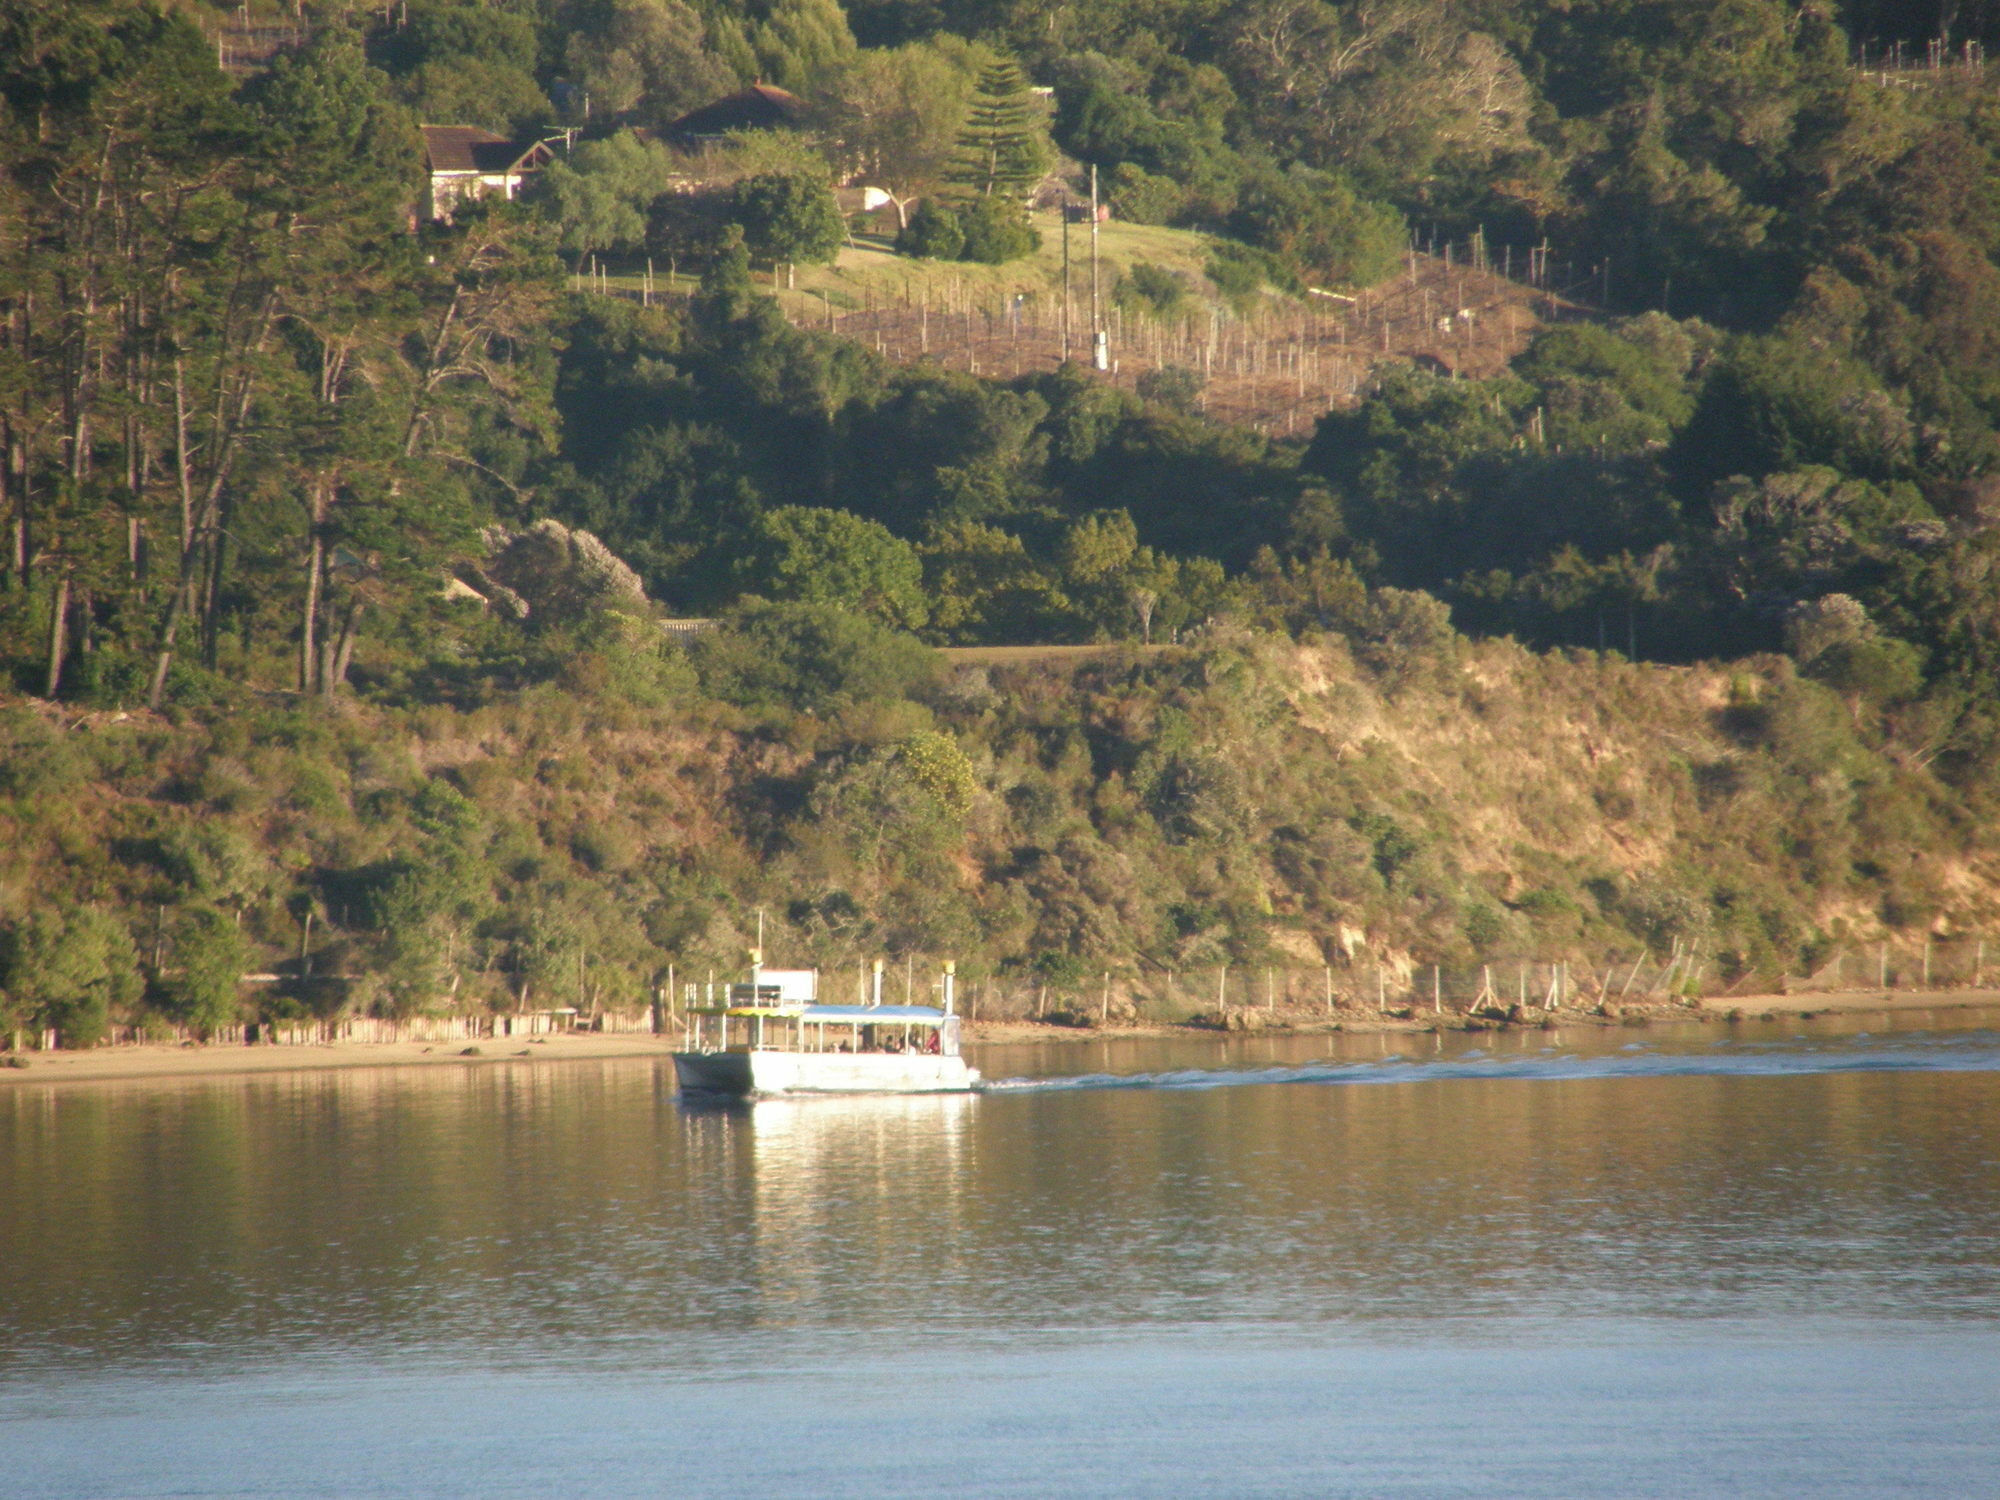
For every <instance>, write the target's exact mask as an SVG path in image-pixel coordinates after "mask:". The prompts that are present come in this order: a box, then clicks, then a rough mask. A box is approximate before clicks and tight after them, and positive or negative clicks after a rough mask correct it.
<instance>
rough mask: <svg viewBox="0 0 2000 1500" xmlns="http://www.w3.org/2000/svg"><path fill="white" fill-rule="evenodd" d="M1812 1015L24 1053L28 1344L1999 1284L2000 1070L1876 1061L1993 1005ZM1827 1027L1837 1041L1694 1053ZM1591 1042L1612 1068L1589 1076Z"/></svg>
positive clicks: (1326, 1318)
mask: <svg viewBox="0 0 2000 1500" xmlns="http://www.w3.org/2000/svg"><path fill="white" fill-rule="evenodd" d="M1799 1029H1800V1028H1799V1026H1798V1025H1797V1023H1796V1022H1791V1023H1784V1024H1783V1025H1781V1026H1776V1027H1769V1028H1758V1027H1755V1026H1752V1027H1745V1028H1738V1029H1737V1030H1735V1031H1733V1032H1732V1033H1731V1034H1730V1035H1729V1036H1728V1037H1726V1038H1725V1037H1718V1036H1717V1035H1716V1034H1715V1033H1714V1032H1713V1031H1702V1030H1693V1031H1689V1032H1686V1033H1679V1032H1675V1031H1672V1030H1668V1029H1665V1028H1655V1029H1652V1030H1648V1031H1645V1032H1626V1031H1611V1032H1599V1033H1593V1034H1590V1035H1588V1036H1583V1037H1579V1038H1571V1037H1568V1036H1566V1035H1564V1036H1552V1035H1551V1034H1546V1033H1526V1034H1521V1033H1512V1034H1500V1035H1492V1036H1483V1037H1478V1038H1470V1039H1469V1038H1467V1037H1464V1036H1462V1035H1458V1036H1452V1037H1448V1038H1435V1037H1430V1036H1399V1037H1379V1036H1362V1037H1334V1038H1293V1039H1282V1038H1254V1039H1250V1040H1247V1041H1230V1040H1226V1039H1222V1038H1217V1039H1214V1040H1213V1041H1210V1040H1205V1039H1204V1040H1198V1041H1194V1042H1178V1041H1175V1042H1132V1043H1126V1044H1122V1045H1119V1044H1105V1043H1100V1042H1096V1041H1093V1042H1088V1043H1082V1044H1076V1045H1074V1046H1060V1047H1049V1048H1043V1049H1041V1050H1040V1051H1038V1052H1032V1053H1031V1052H1022V1051H1010V1050H1008V1049H997V1048H988V1049H986V1050H985V1052H984V1054H983V1055H982V1057H981V1058H980V1059H979V1062H980V1065H981V1066H982V1068H984V1069H985V1070H986V1071H987V1072H988V1074H989V1076H1005V1075H1007V1074H1009V1073H1012V1074H1031V1073H1040V1074H1043V1075H1051V1074H1053V1075H1065V1074H1066V1075H1069V1076H1072V1077H1074V1076H1077V1075H1080V1074H1085V1073H1110V1074H1130V1073H1136V1072H1153V1073H1160V1074H1168V1075H1188V1076H1194V1075H1193V1074H1192V1073H1191V1070H1201V1069H1211V1068H1216V1067H1222V1068H1228V1069H1236V1070H1243V1069H1252V1070H1255V1069H1265V1070H1271V1069H1278V1068H1286V1069H1297V1068H1298V1067H1299V1066H1300V1065H1302V1064H1312V1063H1314V1060H1315V1059H1318V1060H1320V1063H1321V1064H1322V1065H1323V1066H1325V1067H1328V1068H1331V1069H1336V1070H1337V1069H1343V1068H1347V1069H1351V1068H1354V1067H1357V1066H1361V1067H1367V1068H1373V1069H1378V1070H1379V1069H1383V1068H1384V1066H1385V1060H1386V1059H1388V1058H1389V1057H1391V1056H1392V1055H1395V1054H1402V1055H1403V1056H1404V1057H1405V1058H1406V1061H1405V1062H1402V1063H1388V1064H1387V1068H1388V1073H1387V1074H1384V1075H1383V1076H1390V1075H1393V1077H1392V1078H1391V1081H1389V1082H1387V1083H1385V1084H1383V1085H1382V1086H1379V1087H1367V1088H1353V1087H1297V1086H1286V1087H1277V1086H1263V1085H1259V1084H1255V1083H1249V1084H1245V1083H1243V1082H1242V1079H1241V1078H1240V1076H1239V1077H1238V1078H1237V1079H1236V1082H1237V1084H1238V1085H1239V1086H1233V1087H1212V1086H1208V1085H1207V1084H1203V1085H1201V1086H1188V1087H1171V1088H1157V1087H1155V1088H1074V1089H1069V1090H1034V1091H1020V1092H1015V1093H1007V1092H1002V1093H998V1094H992V1095H986V1096H981V1097H966V1096H923V1097H913V1098H900V1099H899V1098H887V1099H810V1100H798V1101H775V1102H765V1103H759V1104H755V1105H747V1106H745V1105H738V1106H729V1107H722V1108H704V1109H693V1108H689V1107H686V1106H684V1105H682V1104H681V1103H680V1102H679V1101H678V1100H677V1099H676V1098H675V1097H674V1095H673V1093H672V1089H671V1072H670V1069H668V1068H666V1067H663V1066H659V1065H656V1064H655V1063H653V1062H650V1061H646V1060H623V1061H615V1062H605V1063H600V1064H590V1063H570V1064H563V1065H551V1066H523V1067H520V1068H512V1067H508V1068H501V1067H491V1068H488V1067H468V1068H466V1069H464V1070H451V1069H439V1070H422V1071H416V1072H396V1071H383V1072H329V1073H319V1074H299V1075H292V1076H289V1077H286V1076H262V1077H256V1078H245V1079H236V1080H213V1079H210V1080H201V1081H198V1082H187V1083H181V1084H175V1085H170V1086H163V1085H161V1084H158V1083H144V1084H139V1083H134V1084H110V1085H99V1086H76V1087H68V1088H62V1089H52V1088H46V1087H26V1088H17V1089H10V1090H6V1091H0V1360H8V1361H11V1362H14V1363H16V1364H17V1365H18V1363H19V1362H20V1361H22V1360H26V1359H29V1358H32V1357H46V1358H59V1359H62V1360H65V1361H72V1360H85V1361H112V1362H125V1361H134V1360H160V1359H169V1360H192V1361H196V1362H201V1361H207V1360H213V1359H218V1358H230V1359H256V1358H262V1357H267V1356H277V1355H282V1354H284V1353H285V1352H286V1351H288V1350H297V1349H301V1348H312V1349H316V1350H317V1349H324V1348H327V1347H330V1346H332V1347H341V1348H348V1349H353V1350H355V1351H357V1352H360V1353H362V1354H366V1355H374V1354H377V1353H380V1352H384V1351H418V1352H422V1353H424V1354H426V1355H439V1354H442V1355H447V1356H450V1357H455V1358H476V1359H510V1358H515V1357H527V1355H528V1353H529V1352H533V1353H534V1354H535V1355H537V1356H541V1355H546V1354H547V1353H548V1352H549V1351H551V1350H564V1351H568V1352H569V1353H570V1354H571V1355H574V1356H576V1357H589V1358H598V1357H605V1358H618V1359H623V1358H628V1357H629V1358H632V1359H640V1360H643V1359H647V1358H658V1357H662V1354H663V1351H671V1354H672V1357H673V1358H674V1359H676V1360H677V1361H682V1362H689V1361H692V1362H695V1363H701V1362H704V1361H709V1360H713V1361H718V1362H726V1361H727V1360H728V1359H730V1358H731V1357H732V1351H740V1350H741V1349H742V1348H743V1347H744V1341H745V1340H754V1339H768V1338H779V1337H782V1338H795V1337H797V1336H798V1335H799V1334H800V1333H801V1332H804V1331H813V1330H817V1331H819V1332H827V1331H831V1330H843V1331H846V1332H848V1333H850V1334H857V1335H860V1336H863V1337H867V1336H872V1335H874V1334H877V1333H879V1334H881V1335H883V1336H884V1337H885V1338H886V1339H887V1340H888V1341H890V1342H896V1341H899V1340H903V1339H906V1338H907V1337H908V1336H909V1335H910V1334H911V1333H912V1332H914V1331H918V1330H923V1331H930V1330H937V1329H944V1330H952V1329H956V1330H959V1331H961V1332H969V1333H971V1332H976V1333H979V1334H982V1335H983V1334H988V1333H1001V1332H1004V1331H1006V1330H1010V1329H1013V1330H1025V1329H1046V1328H1050V1327H1074V1328H1098V1329H1104V1328H1111V1327H1125V1326H1132V1327H1136V1326H1139V1325H1144V1324H1149V1323H1157V1322H1161V1321H1171V1322H1175V1323H1178V1324H1188V1323H1203V1322H1206V1323H1217V1324H1220V1323H1230V1322H1234V1323H1270V1324H1286V1325H1292V1326H1301V1327H1303V1326H1312V1325H1326V1324H1333V1323H1340V1324H1361V1323H1368V1322H1371V1321H1374V1320H1381V1319H1388V1318H1396V1319H1415V1320H1419V1321H1424V1322H1436V1321H1439V1320H1450V1319H1459V1318H1470V1319H1477V1318H1486V1317H1491V1316H1494V1315H1506V1316H1515V1317H1518V1316H1524V1315H1526V1316H1558V1315H1560V1316H1565V1317H1573V1316H1580V1315H1591V1314H1600V1315H1617V1316H1648V1317H1656V1318H1660V1317H1664V1318H1690V1317H1699V1318H1708V1317H1714V1316H1722V1315H1729V1316H1774V1317H1793V1316H1800V1315H1805V1314H1814V1315H1827V1314H1831V1315H1836V1316H1846V1317H1859V1318H1875V1317H1881V1316H1885V1315H1886V1316H1918V1317H1922V1318H1926V1319H1933V1320H1935V1319H1960V1318H1967V1317H1970V1318H1985V1319H1990V1318H1992V1317H1994V1316H1996V1315H2000V1277H1996V1270H2000V1109H1996V1107H1995V1106H1996V1104H2000V1075H1996V1074H1994V1073H1991V1072H1979V1071H1950V1072H1937V1071H1926V1072H1884V1071H1873V1070H1870V1069H1869V1068H1867V1067H1866V1066H1864V1064H1865V1062H1866V1059H1867V1058H1868V1057H1869V1056H1872V1055H1876V1052H1871V1051H1870V1049H1877V1050H1878V1051H1879V1049H1891V1050H1895V1049H1900V1050H1901V1051H1904V1052H1910V1051H1913V1050H1914V1051H1918V1052H1921V1051H1922V1049H1923V1048H1926V1047H1933V1048H1936V1049H1941V1050H1944V1051H1949V1050H1951V1049H1957V1055H1959V1056H1961V1057H1963V1056H1970V1055H1972V1054H1973V1053H1974V1052H1977V1051H1978V1049H1980V1048H1981V1047H1984V1048H1986V1049H1987V1050H1988V1051H1996V1050H2000V1042H1996V1041H1995V1040H1994V1039H1993V1038H1991V1037H1988V1038H1986V1039H1985V1040H1983V1041H1982V1040H1981V1038H1980V1036H1979V1034H1978V1032H1977V1030H1976V1025H1975V1024H1974V1022H1973V1021H1972V1020H1969V1019H1967V1018H1959V1019H1958V1020H1957V1021H1956V1022H1954V1021H1953V1019H1952V1018H1950V1017H1949V1016H1943V1015H1941V1016H1938V1017H1930V1018H1927V1021H1926V1026H1925V1027H1918V1026H1915V1025H1914V1024H1910V1023H1908V1022H1907V1019H1905V1021H1904V1023H1903V1024H1898V1022H1897V1021H1895V1020H1891V1021H1889V1022H1888V1023H1887V1024H1886V1025H1885V1023H1884V1021H1883V1019H1882V1018H1880V1017H1873V1018H1868V1020H1867V1021H1866V1023H1865V1024H1864V1023H1862V1022H1860V1021H1856V1022H1854V1023H1852V1024H1848V1025H1844V1026H1842V1025H1835V1026H1833V1027H1824V1026H1818V1027H1813V1028H1808V1030H1809V1032H1810V1037H1811V1039H1810V1040H1809V1042H1808V1043H1807V1044H1805V1048H1804V1049H1803V1050H1802V1049H1800V1048H1799V1047H1798V1046H1797V1045H1796V1044H1793V1043H1792V1042H1790V1041H1789V1040H1788V1035H1789V1033H1790V1032H1795V1031H1797V1030H1799ZM1926 1030H1928V1031H1929V1032H1930V1033H1931V1034H1930V1035H1928V1036H1926V1035H1925V1034H1924V1033H1925V1031H1926ZM1863 1031H1867V1032H1869V1033H1870V1034H1871V1035H1870V1036H1869V1037H1867V1038H1861V1039H1859V1040H1853V1038H1855V1037H1857V1036H1858V1034H1859V1033H1860V1032H1863ZM1724 1040H1726V1041H1728V1042H1729V1043H1730V1045H1729V1046H1727V1047H1718V1046H1717V1045H1716V1044H1717V1043H1718V1041H1724ZM1579 1041H1580V1042H1582V1043H1583V1044H1584V1045H1582V1046H1578V1045H1575V1044H1576V1043H1577V1042H1579ZM1551 1046H1559V1047H1560V1048H1561V1050H1560V1051H1559V1052H1557V1053H1555V1054H1551V1053H1549V1052H1548V1050H1547V1049H1549V1048H1550V1047H1551ZM1634 1047H1636V1049H1637V1050H1628V1049H1631V1048H1634ZM1788 1049H1789V1050H1788ZM1813 1049H1817V1051H1816V1052H1814V1051H1813ZM1809 1052H1811V1053H1813V1055H1815V1056H1820V1057H1822V1058H1824V1057H1826V1056H1833V1055H1835V1054H1838V1056H1839V1057H1840V1058H1843V1059H1845V1061H1844V1062H1843V1063H1842V1070H1841V1071H1818V1072H1813V1071H1806V1072H1795V1073H1794V1074H1793V1075H1791V1076H1761V1075H1759V1074H1757V1073H1756V1072H1755V1071H1754V1068H1753V1069H1752V1070H1751V1071H1742V1070H1738V1071H1736V1072H1733V1073H1732V1072H1730V1071H1728V1070H1727V1069H1720V1068H1719V1067H1717V1068H1712V1070H1711V1071H1708V1072H1699V1073H1684V1074H1681V1075H1675V1074H1673V1073H1672V1071H1671V1070H1672V1067H1674V1066H1679V1065H1680V1064H1681V1063H1682V1062H1686V1061H1687V1060H1690V1059H1710V1060H1712V1059H1715V1058H1718V1057H1731V1056H1734V1055H1736V1054H1742V1055H1744V1056H1745V1057H1746V1058H1749V1059H1751V1060H1752V1062H1753V1063H1754V1060H1755V1059H1756V1058H1757V1057H1764V1058H1767V1059H1769V1058H1779V1059H1790V1061H1788V1062H1786V1066H1787V1067H1791V1066H1793V1065H1794V1064H1796V1063H1797V1061H1798V1059H1800V1058H1802V1057H1806V1056H1807V1054H1808V1053H1809ZM1884 1055H1886V1054H1884ZM1552 1057H1553V1058H1554V1062H1549V1059H1550V1058H1552ZM1579 1058H1580V1059H1581V1060H1582V1063H1584V1064H1588V1067H1590V1068H1597V1069H1599V1070H1600V1071H1599V1073H1598V1074H1597V1075H1596V1076H1590V1075H1589V1074H1588V1069H1586V1070H1585V1071H1584V1072H1583V1073H1582V1074H1577V1075H1575V1076H1560V1075H1559V1072H1558V1065H1560V1067H1572V1066H1575V1064H1573V1063H1572V1061H1568V1060H1572V1059H1579ZM1545 1064H1546V1066H1545ZM1688 1065H1689V1066H1692V1063H1689V1064H1688ZM1663 1066H1664V1067H1666V1068H1667V1070H1668V1071H1667V1072H1665V1073H1660V1074H1659V1075H1658V1076H1637V1075H1638V1073H1639V1072H1641V1071H1643V1070H1645V1069H1654V1070H1655V1071H1656V1072H1657V1071H1658V1070H1659V1069H1660V1068H1661V1067H1663ZM1702 1066H1703V1067H1705V1068H1709V1067H1711V1063H1710V1062H1703V1063H1702ZM1746 1066H1748V1065H1746ZM1531 1067H1532V1068H1537V1069H1540V1070H1541V1071H1540V1072H1539V1073H1535V1074H1533V1077H1535V1078H1536V1079H1537V1080H1539V1081H1529V1078H1530V1074H1529V1073H1528V1072H1527V1071H1524V1070H1527V1069H1530V1068H1531ZM1397 1069H1403V1070H1404V1071H1403V1072H1401V1073H1397V1072H1396V1071H1395V1070H1397ZM1451 1069H1457V1070H1460V1071H1459V1072H1458V1073H1457V1074H1451V1073H1449V1072H1443V1071H1440V1070H1451ZM1481 1070H1488V1071H1487V1072H1486V1073H1482V1072H1481ZM1492 1070H1498V1071H1497V1072H1496V1071H1492ZM1510 1070H1511V1071H1510ZM1604 1070H1609V1071H1604ZM1204 1076H1205V1075H1204Z"/></svg>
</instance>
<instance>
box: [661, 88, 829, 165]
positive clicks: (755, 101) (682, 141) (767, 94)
mask: <svg viewBox="0 0 2000 1500" xmlns="http://www.w3.org/2000/svg"><path fill="white" fill-rule="evenodd" d="M805 119H806V102H805V100H803V99H801V98H800V97H799V96H798V95H797V94H794V93H790V92H788V91H786V90H784V89H781V88H778V87H776V86H775V85H773V84H768V83H756V84H752V85H751V86H750V87H749V88H747V89H740V90H738V91H737V92H736V93H734V94H726V95H724V96H723V97H722V98H720V99H717V100H716V101H715V102H714V103H712V104H704V105H703V106H702V107H701V108H700V109H697V110H691V111H689V112H688V113H687V114H684V115H682V116H681V117H680V118H679V119H678V120H676V121H674V123H673V124H671V125H669V126H668V127H667V128H666V130H665V131H664V132H663V134H664V135H665V137H666V139H667V141H668V143H669V144H671V145H674V146H677V147H679V148H680V149H681V150H683V151H688V150H698V149H699V148H701V147H703V146H713V145H717V144H719V143H720V142H721V140H722V138H723V137H724V136H726V135H728V134H729V133H730V132H731V131H736V130H798V129H800V128H801V127H803V126H804V124H805Z"/></svg>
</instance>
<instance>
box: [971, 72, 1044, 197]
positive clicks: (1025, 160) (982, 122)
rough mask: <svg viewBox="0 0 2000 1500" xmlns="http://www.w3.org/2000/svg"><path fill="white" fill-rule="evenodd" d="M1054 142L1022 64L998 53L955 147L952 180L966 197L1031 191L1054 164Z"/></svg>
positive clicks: (982, 76) (981, 76)
mask: <svg viewBox="0 0 2000 1500" xmlns="http://www.w3.org/2000/svg"><path fill="white" fill-rule="evenodd" d="M1048 166H1049V148H1048V143H1047V140H1046V138H1045V136H1044V132H1043V127H1042V121H1041V118H1040V112H1039V111H1038V109H1037V108H1036V104H1035V98H1034V95H1032V94H1031V93H1029V92H1028V82H1027V80H1026V79H1025V78H1023V77H1022V76H1021V68H1020V65H1019V64H1018V63H1016V62H1015V61H1014V60H1013V59H1012V58H1010V57H998V58H995V59H994V60H993V61H992V62H990V63H988V64H987V65H986V67H985V68H983V69H982V70H981V71H980V74H979V88H978V90H977V92H975V93H974V94H973V96H972V104H971V106H970V107H969V108H968V109H967V110H966V114H965V124H964V125H963V126H962V127H961V128H960V129H959V132H958V144H957V147H956V148H955V149H954V151H953V153H952V162H951V171H950V182H951V186H952V189H953V191H954V194H955V195H956V196H959V197H965V198H986V197H992V196H994V195H996V194H997V195H999V196H1002V197H1009V198H1018V197H1022V196H1024V195H1026V193H1027V192H1028V190H1029V189H1031V188H1032V187H1034V185H1035V184H1036V183H1037V182H1040V181H1041V179H1042V174H1043V173H1044V172H1046V171H1047V170H1048Z"/></svg>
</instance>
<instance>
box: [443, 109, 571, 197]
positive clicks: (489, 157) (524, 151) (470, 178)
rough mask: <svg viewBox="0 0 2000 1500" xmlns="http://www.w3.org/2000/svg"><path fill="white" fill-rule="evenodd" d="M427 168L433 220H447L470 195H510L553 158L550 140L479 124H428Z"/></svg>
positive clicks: (517, 192)
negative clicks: (512, 137) (510, 134)
mask: <svg viewBox="0 0 2000 1500" xmlns="http://www.w3.org/2000/svg"><path fill="white" fill-rule="evenodd" d="M422 130H423V136H424V170H425V171H426V172H428V173H429V174H430V183H431V203H430V207H431V214H430V216H431V217H432V218H433V219H437V220H441V221H442V220H449V219H450V218H451V211H452V209H453V208H454V207H456V206H457V205H458V204H460V203H464V202H466V201H467V200H468V199H476V198H490V197H492V196H493V195H494V194H495V193H498V194H499V195H500V196H502V197H504V198H506V199H508V200H510V201H511V200H512V199H514V198H516V197H518V196H519V195H520V191H521V184H522V183H523V182H525V181H526V180H527V176H528V174H529V173H530V172H536V171H540V170H541V169H542V168H543V167H545V166H547V165H548V164H549V163H550V162H552V161H554V160H555V152H553V151H551V150H550V149H549V146H548V143H547V142H546V141H515V140H509V139H508V138H507V137H506V136H504V135H495V134H494V133H493V132H492V131H490V130H482V129H480V128H479V127H478V126H477V125H425V126H423V127H422Z"/></svg>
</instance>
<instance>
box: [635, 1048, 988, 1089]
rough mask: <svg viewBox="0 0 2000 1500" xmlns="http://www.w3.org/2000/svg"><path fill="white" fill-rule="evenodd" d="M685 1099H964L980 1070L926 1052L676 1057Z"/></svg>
mask: <svg viewBox="0 0 2000 1500" xmlns="http://www.w3.org/2000/svg"><path fill="white" fill-rule="evenodd" d="M674 1077H675V1078H676V1079H677V1080H678V1081H679V1083H680V1086H681V1089H682V1091H683V1092H685V1093H690V1094H734V1095H751V1094H963V1093H967V1092H969V1091H970V1090H971V1088H972V1086H973V1085H974V1084H975V1083H977V1082H978V1081H979V1071H978V1069H976V1068H969V1067H967V1066H966V1065H965V1059H964V1058H962V1057H941V1056H938V1055H936V1054H934V1053H927V1052H676V1053H675V1054H674Z"/></svg>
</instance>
